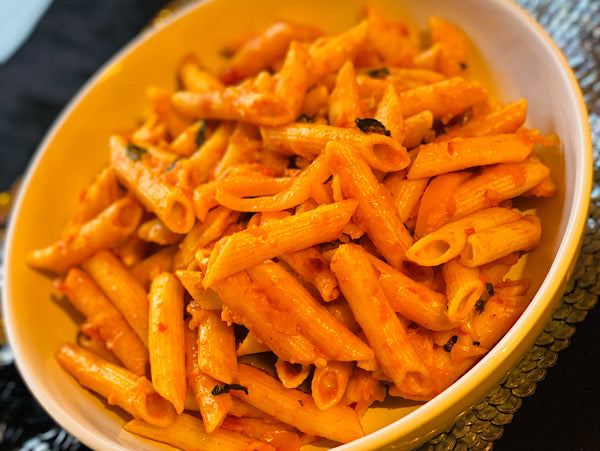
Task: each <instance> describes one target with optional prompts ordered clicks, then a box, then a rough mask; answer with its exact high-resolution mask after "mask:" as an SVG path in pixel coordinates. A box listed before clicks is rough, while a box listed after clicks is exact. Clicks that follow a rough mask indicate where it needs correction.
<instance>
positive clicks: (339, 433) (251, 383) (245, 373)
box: [233, 364, 364, 443]
mask: <svg viewBox="0 0 600 451" xmlns="http://www.w3.org/2000/svg"><path fill="white" fill-rule="evenodd" d="M238 383H239V384H240V385H242V386H244V387H246V389H247V390H248V392H247V393H246V392H244V391H242V390H234V391H233V394H234V395H235V396H236V397H239V398H240V399H242V400H243V401H245V402H247V403H248V404H251V405H253V406H255V407H257V408H259V409H260V410H262V411H263V412H265V413H267V414H268V415H271V416H273V417H275V418H276V419H278V420H279V421H282V422H283V423H287V424H290V425H292V426H295V427H296V428H298V429H299V430H300V431H302V432H304V433H306V434H310V435H316V436H321V437H326V438H328V439H330V440H334V441H336V442H341V443H347V442H350V441H352V440H356V439H357V438H359V437H362V436H363V434H364V433H363V430H362V426H361V424H360V422H359V420H358V416H357V415H356V412H355V411H354V410H353V409H352V408H351V407H348V406H345V405H342V404H337V405H334V406H332V407H331V408H330V409H328V410H325V411H322V410H319V409H318V408H317V406H316V405H315V403H314V401H313V399H312V397H311V396H310V395H309V394H306V393H303V392H301V391H300V390H296V389H291V388H285V387H284V386H283V385H282V384H281V382H279V381H278V380H276V379H275V378H273V377H271V376H269V375H268V374H267V373H265V372H263V371H261V370H259V369H257V368H254V367H252V366H250V365H247V364H241V365H239V377H238Z"/></svg>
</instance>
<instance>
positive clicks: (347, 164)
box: [327, 142, 413, 267]
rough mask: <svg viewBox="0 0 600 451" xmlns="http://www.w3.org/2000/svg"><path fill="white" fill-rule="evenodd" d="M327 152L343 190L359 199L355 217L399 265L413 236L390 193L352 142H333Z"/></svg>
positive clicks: (388, 257)
mask: <svg viewBox="0 0 600 451" xmlns="http://www.w3.org/2000/svg"><path fill="white" fill-rule="evenodd" d="M327 153H328V155H329V160H330V162H331V165H332V168H333V171H334V173H336V174H337V175H338V176H339V177H340V182H341V184H342V191H343V193H344V194H345V195H346V197H349V198H354V199H356V200H357V201H358V207H357V209H356V213H355V218H356V219H357V221H358V222H359V224H360V225H361V226H363V227H364V229H365V231H366V233H367V235H368V236H369V238H370V239H371V241H372V242H373V244H374V245H375V247H376V248H377V250H378V251H379V252H380V253H381V255H383V256H384V257H385V258H386V259H387V261H388V262H389V263H390V264H391V265H392V266H396V267H397V266H399V265H400V264H401V262H402V261H403V260H404V254H405V252H406V250H407V249H408V248H409V247H410V246H411V244H412V241H413V239H412V236H411V234H410V232H409V231H408V229H407V228H406V226H405V225H404V223H403V222H402V221H401V220H400V217H399V216H398V213H397V211H396V208H395V207H394V204H393V201H392V198H391V196H390V194H389V192H388V191H387V189H386V188H385V187H384V186H383V184H381V183H380V182H379V181H378V180H377V178H376V177H375V175H374V174H373V172H372V171H371V169H370V168H369V166H368V165H367V164H366V162H365V161H364V160H363V159H362V158H361V157H360V156H359V155H358V154H357V153H356V152H355V151H354V149H353V148H352V147H351V146H350V145H348V144H342V143H337V142H331V143H330V144H328V146H327Z"/></svg>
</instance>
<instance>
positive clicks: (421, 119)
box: [402, 110, 434, 149]
mask: <svg viewBox="0 0 600 451" xmlns="http://www.w3.org/2000/svg"><path fill="white" fill-rule="evenodd" d="M433 135H434V131H433V113H431V111H429V110H423V111H420V112H418V113H415V114H413V115H412V116H408V117H405V118H404V141H403V142H402V144H403V145H404V147H406V148H407V149H413V148H415V147H417V146H418V145H420V144H423V142H424V141H427V140H429V139H430V138H432V137H433Z"/></svg>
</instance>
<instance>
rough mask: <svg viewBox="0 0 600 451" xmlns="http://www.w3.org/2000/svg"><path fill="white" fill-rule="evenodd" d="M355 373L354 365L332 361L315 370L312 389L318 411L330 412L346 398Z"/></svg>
mask: <svg viewBox="0 0 600 451" xmlns="http://www.w3.org/2000/svg"><path fill="white" fill-rule="evenodd" d="M353 371H354V365H353V364H352V363H350V362H336V361H332V362H327V366H324V367H320V368H319V367H318V368H315V372H314V374H313V377H312V380H311V383H310V388H311V393H312V397H313V400H314V401H315V405H316V406H317V409H319V410H328V409H330V408H331V407H332V406H335V405H336V404H338V403H339V402H340V401H341V400H342V399H343V398H344V394H345V393H346V388H347V387H348V381H349V380H350V376H351V375H352V372H353Z"/></svg>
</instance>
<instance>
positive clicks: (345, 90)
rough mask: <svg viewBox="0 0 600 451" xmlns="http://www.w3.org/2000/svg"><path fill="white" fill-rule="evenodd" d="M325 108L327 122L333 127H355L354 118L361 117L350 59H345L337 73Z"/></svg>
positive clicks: (354, 74)
mask: <svg viewBox="0 0 600 451" xmlns="http://www.w3.org/2000/svg"><path fill="white" fill-rule="evenodd" d="M327 109H328V111H327V113H328V119H329V124H330V125H333V126H334V127H355V123H354V121H355V119H356V118H357V117H361V114H360V104H359V98H358V86H357V85H356V72H355V71H354V64H353V63H352V61H351V60H347V61H346V62H345V63H344V65H343V66H342V67H341V69H340V71H339V72H338V74H337V78H336V82H335V87H334V88H333V90H332V91H331V94H330V95H329V99H328V101H327Z"/></svg>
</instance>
